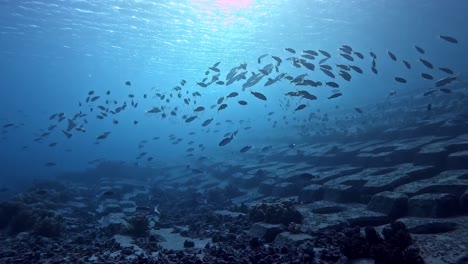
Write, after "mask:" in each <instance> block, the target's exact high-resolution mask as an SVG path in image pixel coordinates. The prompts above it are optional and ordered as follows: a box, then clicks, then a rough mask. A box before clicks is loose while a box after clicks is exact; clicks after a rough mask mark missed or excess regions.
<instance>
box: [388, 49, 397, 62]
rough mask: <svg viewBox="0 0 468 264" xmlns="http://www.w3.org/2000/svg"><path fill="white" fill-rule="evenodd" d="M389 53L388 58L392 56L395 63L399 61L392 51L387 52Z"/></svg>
mask: <svg viewBox="0 0 468 264" xmlns="http://www.w3.org/2000/svg"><path fill="white" fill-rule="evenodd" d="M387 53H388V56H390V58H391V59H392V60H393V61H397V57H396V56H395V54H393V53H392V52H391V51H387Z"/></svg>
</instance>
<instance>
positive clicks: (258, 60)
mask: <svg viewBox="0 0 468 264" xmlns="http://www.w3.org/2000/svg"><path fill="white" fill-rule="evenodd" d="M266 56H268V54H263V55H261V56H260V57H258V59H257V62H258V64H260V63H262V61H261V60H262V59H263V58H265V57H266Z"/></svg>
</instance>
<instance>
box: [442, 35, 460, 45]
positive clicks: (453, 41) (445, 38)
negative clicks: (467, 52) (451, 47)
mask: <svg viewBox="0 0 468 264" xmlns="http://www.w3.org/2000/svg"><path fill="white" fill-rule="evenodd" d="M439 38H441V39H443V40H445V41H447V42H450V43H453V44H457V43H458V40H457V39H455V38H454V37H450V36H447V35H445V36H444V35H440V36H439Z"/></svg>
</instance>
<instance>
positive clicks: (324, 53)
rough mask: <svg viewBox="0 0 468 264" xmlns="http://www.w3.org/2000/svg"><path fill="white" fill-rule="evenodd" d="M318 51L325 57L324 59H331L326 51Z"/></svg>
mask: <svg viewBox="0 0 468 264" xmlns="http://www.w3.org/2000/svg"><path fill="white" fill-rule="evenodd" d="M318 51H319V52H320V53H321V54H322V55H323V56H325V57H327V58H330V57H331V55H330V53H328V52H326V51H324V50H318Z"/></svg>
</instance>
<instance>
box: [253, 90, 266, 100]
mask: <svg viewBox="0 0 468 264" xmlns="http://www.w3.org/2000/svg"><path fill="white" fill-rule="evenodd" d="M250 93H251V94H253V96H255V97H257V98H258V99H260V100H263V101H266V100H267V98H266V96H265V95H263V94H262V93H259V92H253V91H250Z"/></svg>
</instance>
